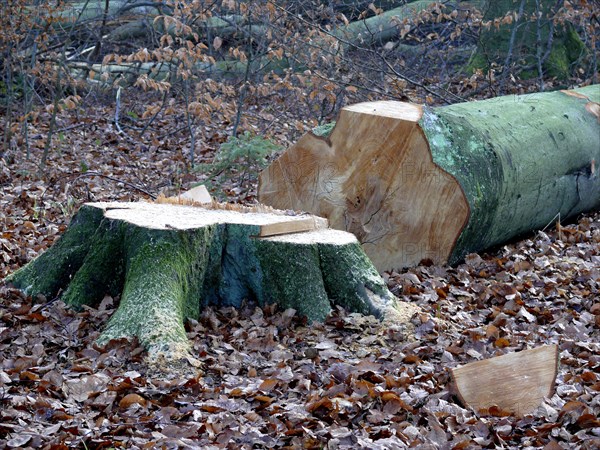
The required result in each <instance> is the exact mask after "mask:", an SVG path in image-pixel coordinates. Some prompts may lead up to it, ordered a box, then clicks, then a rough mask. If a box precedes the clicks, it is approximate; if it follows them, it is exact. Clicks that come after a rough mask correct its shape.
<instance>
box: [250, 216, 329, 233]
mask: <svg viewBox="0 0 600 450" xmlns="http://www.w3.org/2000/svg"><path fill="white" fill-rule="evenodd" d="M327 227H328V223H327V219H323V218H321V217H315V216H307V217H306V218H304V219H302V218H300V219H296V220H286V221H282V222H276V223H270V224H266V225H262V226H261V227H260V234H259V236H260V237H268V236H277V235H280V234H290V233H302V232H306V231H315V230H320V229H326V228H327Z"/></svg>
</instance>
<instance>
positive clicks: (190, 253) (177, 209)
mask: <svg viewBox="0 0 600 450" xmlns="http://www.w3.org/2000/svg"><path fill="white" fill-rule="evenodd" d="M298 218H302V217H298ZM289 220H293V217H291V218H290V217H289V216H282V215H281V214H279V215H277V214H273V213H257V214H254V215H252V214H245V213H240V212H235V211H229V210H205V209H203V208H194V207H186V206H179V205H160V204H148V203H130V204H126V203H90V204H86V205H84V206H83V207H82V208H81V209H80V210H79V212H78V213H77V215H76V216H75V217H74V219H73V220H72V222H71V226H70V227H69V228H68V230H67V231H66V232H65V234H64V235H63V236H62V237H61V239H60V240H59V241H58V242H57V243H56V244H55V245H54V246H53V247H51V248H50V249H48V251H47V252H46V253H44V254H42V255H41V256H40V257H38V258H37V259H35V260H33V261H32V262H31V263H29V264H28V265H27V266H25V267H23V268H22V269H20V270H18V271H17V272H15V273H14V274H12V275H11V276H10V277H8V278H7V281H9V282H11V283H13V284H14V285H15V286H16V287H18V288H20V289H23V290H26V291H27V292H28V293H29V294H31V295H34V296H35V295H38V294H40V293H41V294H44V295H46V296H55V295H58V294H59V292H60V291H61V290H64V291H65V292H64V295H63V297H62V298H63V300H64V301H65V302H66V303H67V304H69V305H71V306H74V307H81V306H82V305H91V306H94V305H97V304H98V303H99V302H100V301H101V300H102V298H103V297H104V295H106V294H107V293H109V294H111V295H113V296H116V295H118V294H119V293H121V299H120V303H119V306H118V308H117V310H116V312H115V313H114V314H113V316H112V317H111V318H110V320H109V322H108V324H107V326H106V329H105V330H104V332H103V333H102V334H101V336H100V338H99V339H98V343H99V344H105V343H107V342H108V341H109V340H111V339H117V338H137V339H139V341H140V343H141V344H142V345H143V346H144V347H145V348H146V349H147V350H148V355H149V358H150V360H151V361H158V360H165V361H167V362H173V361H186V360H187V361H192V360H191V359H190V345H189V342H188V339H187V337H186V332H185V328H184V321H185V320H186V319H189V318H198V317H199V314H200V310H201V308H202V307H203V306H205V305H207V304H213V305H229V306H240V304H241V303H242V301H243V300H244V299H250V300H254V301H257V302H258V303H259V304H261V305H264V304H266V303H273V302H274V303H278V304H279V305H280V306H281V307H282V308H294V309H296V310H297V311H298V312H299V314H302V315H305V316H307V317H308V319H309V321H314V320H317V321H321V320H324V319H325V317H326V316H327V314H329V312H330V311H331V305H332V303H334V304H339V305H342V306H344V307H346V308H348V309H349V310H351V311H356V312H362V313H369V314H376V315H378V316H382V315H383V314H384V313H385V311H386V310H387V309H388V308H389V307H390V306H392V307H395V306H396V305H395V303H394V301H393V298H394V297H393V296H392V294H390V293H389V291H387V288H386V287H385V283H384V282H383V280H382V279H381V278H380V277H379V275H378V274H377V271H376V270H375V268H374V267H373V265H372V264H371V262H370V261H369V259H368V258H367V257H366V256H365V254H364V253H363V251H362V249H361V247H360V245H359V244H358V242H357V241H356V238H355V237H354V236H353V235H351V234H350V233H346V232H343V231H337V230H318V231H314V232H309V233H295V234H286V235H282V236H274V237H267V238H259V237H257V236H258V235H259V234H260V230H261V228H260V225H257V224H256V223H254V222H255V221H257V223H259V224H260V223H262V222H264V223H265V224H272V223H277V222H278V221H289ZM261 221H262V222H261ZM238 222H239V223H238ZM168 364H169V363H168ZM176 366H179V365H178V364H176Z"/></svg>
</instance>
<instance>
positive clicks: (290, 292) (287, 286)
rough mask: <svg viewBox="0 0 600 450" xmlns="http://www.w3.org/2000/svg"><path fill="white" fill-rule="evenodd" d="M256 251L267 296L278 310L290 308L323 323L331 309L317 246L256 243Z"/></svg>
mask: <svg viewBox="0 0 600 450" xmlns="http://www.w3.org/2000/svg"><path fill="white" fill-rule="evenodd" d="M256 249H257V255H258V259H259V260H260V263H261V266H262V270H263V277H264V281H265V287H266V288H267V289H266V290H267V291H268V292H269V296H270V297H271V298H272V299H274V300H276V302H277V304H279V305H281V307H282V308H286V309H287V308H294V309H296V310H297V311H298V313H299V314H300V315H304V316H307V317H308V318H309V319H310V320H316V321H323V320H325V318H326V317H327V315H328V314H329V313H330V312H331V305H330V303H329V298H328V297H327V291H326V290H325V284H324V283H323V275H322V273H321V263H320V260H319V250H318V248H317V246H316V245H310V244H300V245H298V244H294V245H286V244H283V245H282V243H281V242H274V241H269V240H257V242H256Z"/></svg>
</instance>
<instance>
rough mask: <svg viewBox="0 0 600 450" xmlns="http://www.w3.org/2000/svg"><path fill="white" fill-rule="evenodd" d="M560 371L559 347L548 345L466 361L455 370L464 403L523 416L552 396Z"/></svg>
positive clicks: (454, 374) (487, 409)
mask: <svg viewBox="0 0 600 450" xmlns="http://www.w3.org/2000/svg"><path fill="white" fill-rule="evenodd" d="M557 371H558V347H557V346H556V345H545V346H543V347H539V348H535V349H532V350H523V351H521V352H518V353H509V354H507V355H503V356H497V357H495V358H490V359H486V360H483V361H476V362H473V363H470V364H466V365H464V366H462V367H458V368H456V369H452V378H453V381H454V383H455V387H456V390H457V394H458V397H459V399H460V401H461V402H462V403H463V405H465V406H469V407H471V408H473V409H474V410H476V411H477V412H479V413H480V414H490V413H491V414H494V413H498V414H504V413H510V414H513V415H515V416H517V417H523V416H525V415H527V414H531V413H532V412H534V411H535V410H536V409H537V408H538V407H539V406H540V404H541V403H542V401H543V400H544V397H551V396H552V393H553V390H554V381H555V380H556V373H557ZM494 408H495V410H494Z"/></svg>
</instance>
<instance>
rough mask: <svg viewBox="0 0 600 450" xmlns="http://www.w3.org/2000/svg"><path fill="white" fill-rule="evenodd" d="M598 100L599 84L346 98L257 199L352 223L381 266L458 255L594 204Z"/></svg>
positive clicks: (599, 153)
mask: <svg viewBox="0 0 600 450" xmlns="http://www.w3.org/2000/svg"><path fill="white" fill-rule="evenodd" d="M599 101H600V86H597V85H596V86H589V87H586V88H582V89H575V90H572V91H560V92H552V93H543V94H534V95H525V96H507V97H499V98H494V99H491V100H486V101H479V102H470V103H460V104H456V105H451V106H444V107H439V108H428V107H423V106H419V105H414V104H410V103H401V102H373V103H361V104H358V105H353V106H349V107H346V108H344V109H343V110H342V112H341V114H340V117H339V120H338V121H337V123H336V126H335V128H333V131H331V132H330V134H329V135H328V136H316V135H315V134H312V133H309V134H307V135H305V136H304V137H302V138H301V139H300V140H299V141H298V143H297V144H295V145H294V146H292V147H291V148H290V149H288V150H287V151H286V152H285V153H284V154H283V155H282V156H280V157H279V159H277V160H276V161H274V162H273V164H271V166H270V167H268V168H267V169H266V170H265V171H263V173H262V174H261V176H260V187H259V199H260V201H261V202H262V203H265V204H268V205H271V206H274V207H276V208H281V209H296V210H304V211H308V212H310V213H313V214H317V215H319V216H322V217H326V218H327V219H328V220H329V223H330V225H331V226H332V227H334V228H339V229H343V230H347V231H350V232H352V233H354V234H355V235H356V236H357V238H358V239H359V241H360V242H361V243H362V244H363V248H364V249H365V251H366V253H367V255H369V256H370V257H371V259H372V260H373V262H374V264H375V266H376V267H377V268H378V269H379V270H388V269H392V268H398V267H406V266H411V265H415V264H418V263H419V262H420V261H421V260H423V259H431V260H433V261H434V262H436V263H445V262H450V263H453V262H457V261H458V260H460V259H461V258H462V257H463V256H464V255H465V254H467V253H469V252H474V251H479V250H482V249H486V248H488V247H491V246H493V245H497V244H500V243H503V242H505V241H507V240H508V239H510V238H512V237H514V236H517V235H519V234H522V233H525V232H527V231H530V230H535V229H539V228H543V227H545V226H546V225H548V224H549V223H551V222H552V221H554V220H556V219H558V218H560V219H561V220H564V219H566V218H568V217H570V216H573V215H575V214H578V213H581V212H583V211H587V210H592V209H595V208H598V207H600V174H599V173H598V171H599V167H598V165H599V164H600V122H599V116H600V105H599V103H598V102H599ZM325 134H327V132H326V133H325Z"/></svg>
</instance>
